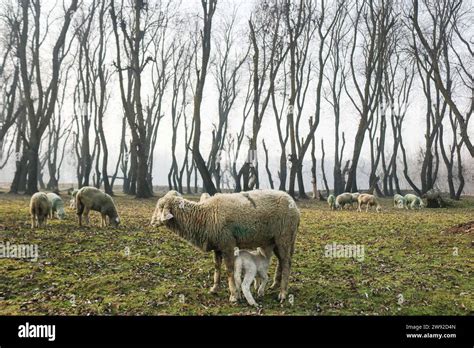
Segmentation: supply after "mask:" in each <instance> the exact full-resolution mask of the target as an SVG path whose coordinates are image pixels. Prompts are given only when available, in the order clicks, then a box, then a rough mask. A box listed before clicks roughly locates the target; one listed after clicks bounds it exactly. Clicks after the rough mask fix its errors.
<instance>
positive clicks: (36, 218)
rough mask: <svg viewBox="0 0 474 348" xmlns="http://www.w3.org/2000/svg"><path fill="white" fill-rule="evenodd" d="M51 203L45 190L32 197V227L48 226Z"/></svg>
mask: <svg viewBox="0 0 474 348" xmlns="http://www.w3.org/2000/svg"><path fill="white" fill-rule="evenodd" d="M50 210H51V203H50V202H49V200H48V196H47V195H46V193H44V192H36V193H35V194H34V195H33V196H31V199H30V214H31V228H32V229H33V228H35V227H38V228H42V227H46V224H47V222H48V215H49V212H50Z"/></svg>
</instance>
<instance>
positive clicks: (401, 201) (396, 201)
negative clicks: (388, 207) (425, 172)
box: [393, 194, 408, 209]
mask: <svg viewBox="0 0 474 348" xmlns="http://www.w3.org/2000/svg"><path fill="white" fill-rule="evenodd" d="M393 206H394V208H399V209H403V208H405V209H408V207H407V204H406V201H405V198H404V197H403V196H402V195H399V194H395V195H394V196H393Z"/></svg>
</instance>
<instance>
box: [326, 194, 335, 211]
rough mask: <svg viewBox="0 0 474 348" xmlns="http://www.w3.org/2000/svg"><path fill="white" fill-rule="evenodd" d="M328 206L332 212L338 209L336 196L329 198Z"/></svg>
mask: <svg viewBox="0 0 474 348" xmlns="http://www.w3.org/2000/svg"><path fill="white" fill-rule="evenodd" d="M328 205H329V209H331V210H334V209H336V197H335V196H334V195H329V196H328Z"/></svg>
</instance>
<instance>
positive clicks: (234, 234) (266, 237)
mask: <svg viewBox="0 0 474 348" xmlns="http://www.w3.org/2000/svg"><path fill="white" fill-rule="evenodd" d="M299 221H300V212H299V210H298V207H297V206H296V204H295V201H294V200H293V199H292V198H291V196H289V195H288V194H287V193H285V192H282V191H275V190H255V191H250V192H243V193H228V194H220V195H216V196H213V197H210V198H208V199H206V200H204V201H203V202H199V203H197V202H193V201H189V200H187V199H184V198H183V197H181V195H180V194H179V193H178V192H176V191H170V192H168V193H167V194H166V195H165V196H164V197H162V198H160V199H159V200H158V202H157V204H156V208H155V212H154V214H153V217H152V220H151V225H152V226H162V225H164V226H166V227H167V228H169V229H170V230H171V231H173V232H174V233H176V234H177V235H178V236H180V237H181V238H183V239H185V240H187V241H188V242H190V243H191V244H192V245H193V246H195V247H197V248H198V249H200V250H203V251H214V267H215V272H214V285H213V286H212V288H211V292H212V293H215V292H217V290H218V288H219V283H220V274H221V271H220V269H221V263H222V260H224V262H225V264H226V268H227V278H228V283H229V291H230V301H231V302H235V301H237V296H238V295H237V291H236V287H235V282H234V248H235V247H239V248H244V249H254V248H256V247H262V248H267V247H269V246H271V245H274V246H273V251H274V252H275V255H276V256H277V258H278V266H277V271H276V272H275V278H274V282H273V285H272V288H277V287H278V286H279V287H280V292H279V295H278V298H279V300H280V301H281V302H283V301H285V299H286V297H287V294H288V278H289V274H290V268H291V258H292V256H293V252H294V246H295V240H296V232H297V230H298V226H299Z"/></svg>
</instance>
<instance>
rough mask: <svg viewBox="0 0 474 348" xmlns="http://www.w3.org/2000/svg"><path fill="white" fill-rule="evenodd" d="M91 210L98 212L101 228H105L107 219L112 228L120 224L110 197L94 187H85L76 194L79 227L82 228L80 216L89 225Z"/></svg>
mask: <svg viewBox="0 0 474 348" xmlns="http://www.w3.org/2000/svg"><path fill="white" fill-rule="evenodd" d="M91 210H94V211H98V212H100V214H101V216H102V220H101V227H105V226H107V217H108V218H109V222H110V224H111V225H112V226H114V227H116V226H118V225H119V223H120V218H119V215H118V213H117V208H116V207H115V204H114V201H113V199H112V197H110V196H109V195H108V194H107V193H104V192H102V191H101V190H99V189H97V188H95V187H91V186H85V187H83V188H81V189H80V190H79V191H78V192H77V194H76V213H77V216H78V218H79V226H82V214H84V216H85V218H86V223H87V224H89V212H90V211H91Z"/></svg>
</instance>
